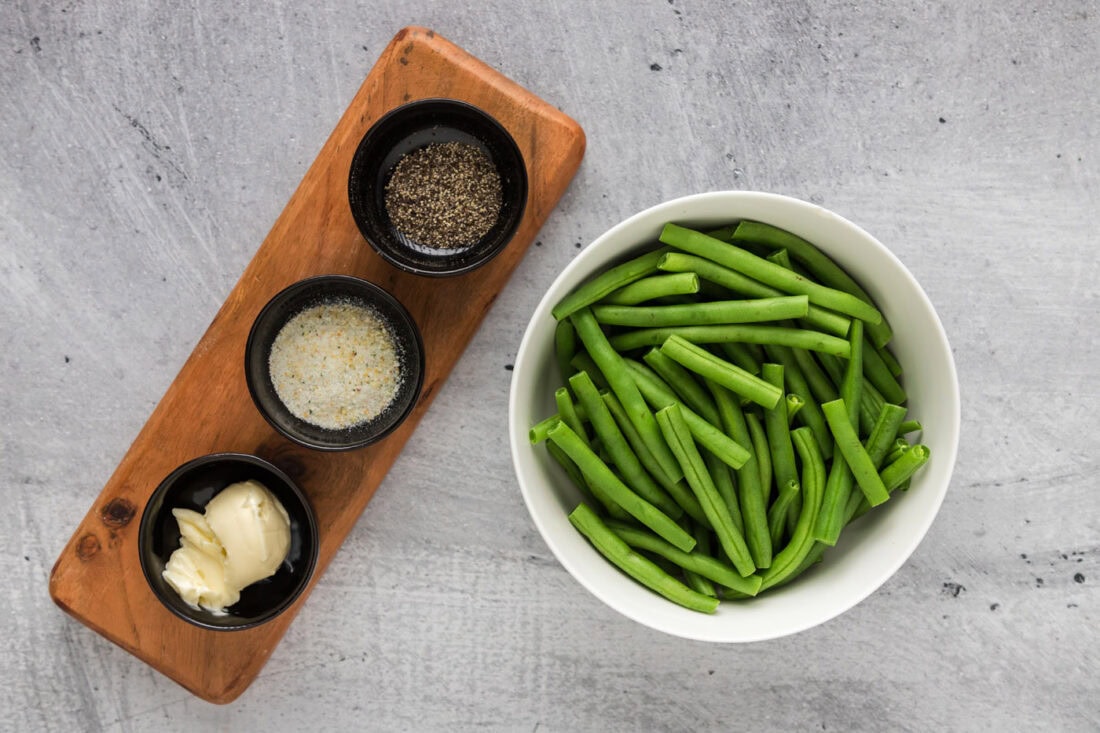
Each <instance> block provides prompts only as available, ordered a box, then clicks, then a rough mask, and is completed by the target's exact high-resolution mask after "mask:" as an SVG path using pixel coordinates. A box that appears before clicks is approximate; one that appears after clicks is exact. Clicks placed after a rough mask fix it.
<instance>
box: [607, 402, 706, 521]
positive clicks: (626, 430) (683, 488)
mask: <svg viewBox="0 0 1100 733" xmlns="http://www.w3.org/2000/svg"><path fill="white" fill-rule="evenodd" d="M601 396H602V397H603V401H604V404H605V405H607V409H608V410H609V411H610V412H611V415H612V417H614V418H615V423H616V424H617V425H618V426H619V430H621V431H622V433H623V436H624V437H626V441H627V442H628V443H629V444H630V447H631V448H632V449H633V450H634V455H636V456H637V457H638V460H639V461H641V463H642V465H643V466H645V469H646V470H647V471H648V472H649V475H650V476H652V477H653V479H654V480H655V481H656V482H657V483H658V484H659V485H660V486H661V488H663V489H664V490H665V491H666V492H667V493H668V495H669V496H671V497H672V500H673V501H674V502H676V505H677V506H678V507H680V509H682V510H683V512H684V513H685V514H687V515H688V516H689V517H691V518H692V519H694V520H695V521H696V522H698V523H700V524H702V525H704V526H706V527H710V524H709V523H708V522H707V517H706V515H705V514H703V507H701V506H699V502H698V501H696V499H695V495H694V494H692V493H691V489H689V488H688V486H687V484H686V483H684V480H683V479H682V478H681V479H677V480H676V481H673V480H672V479H670V478H669V477H668V474H666V473H665V472H664V469H662V468H661V466H660V464H658V463H657V459H656V458H654V457H653V454H652V453H650V452H649V448H647V447H646V444H645V443H644V442H643V441H642V436H640V435H638V431H637V429H635V427H634V423H632V422H630V418H628V417H627V415H626V411H625V410H624V409H623V406H622V404H620V403H619V400H618V398H616V397H615V395H614V394H613V393H611V392H607V393H605V394H603V395H601Z"/></svg>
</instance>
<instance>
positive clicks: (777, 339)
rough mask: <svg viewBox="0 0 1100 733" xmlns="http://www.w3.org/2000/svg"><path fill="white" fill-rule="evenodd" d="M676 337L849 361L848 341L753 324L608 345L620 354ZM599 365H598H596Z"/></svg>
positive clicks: (629, 335) (636, 333)
mask: <svg viewBox="0 0 1100 733" xmlns="http://www.w3.org/2000/svg"><path fill="white" fill-rule="evenodd" d="M672 335H677V336H680V337H681V338H683V339H684V340H685V341H690V342H691V343H695V344H720V343H724V342H730V341H741V342H744V343H752V344H780V345H783V346H793V347H796V348H800V349H809V350H811V351H820V352H824V353H826V354H833V355H835V356H841V357H844V358H845V359H847V358H848V354H849V348H850V347H849V345H848V341H847V340H845V339H842V338H837V337H836V336H830V335H828V334H825V333H821V332H820V331H807V330H804V329H800V328H783V327H780V326H759V325H754V324H744V325H734V326H680V327H676V328H672V327H669V328H639V329H635V330H633V331H625V332H623V333H620V334H617V335H615V336H612V337H611V339H610V342H611V345H612V346H613V347H614V348H616V349H618V350H619V351H630V350H631V349H637V348H640V347H642V346H660V345H661V344H663V343H664V342H665V339H667V338H668V337H669V336H672ZM597 363H598V362H597Z"/></svg>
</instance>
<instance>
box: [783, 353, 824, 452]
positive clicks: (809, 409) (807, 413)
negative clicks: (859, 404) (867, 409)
mask: <svg viewBox="0 0 1100 733" xmlns="http://www.w3.org/2000/svg"><path fill="white" fill-rule="evenodd" d="M766 352H767V355H768V358H770V359H772V360H773V361H775V362H776V363H778V364H782V365H783V381H784V382H786V385H787V389H788V390H789V391H790V392H793V393H794V394H796V395H797V396H799V397H801V398H802V402H803V403H804V404H803V408H802V411H801V413H800V414H801V415H802V417H801V418H800V420H801V422H802V423H803V424H804V425H806V426H807V427H808V428H810V430H812V431H813V433H814V437H815V438H817V447H818V448H819V449H820V450H821V455H822V456H824V457H825V459H826V460H828V459H830V458H832V457H833V436H832V433H830V432H829V428H828V427H827V426H826V425H825V415H823V414H822V412H821V407H820V405H818V402H817V399H815V395H814V392H813V390H812V389H811V387H810V384H809V382H808V381H807V379H806V376H805V375H804V374H803V372H802V368H801V366H800V365H799V362H798V359H797V358H796V355H797V354H799V353H802V354H806V353H807V352H805V351H802V350H801V349H789V348H787V347H785V346H768V347H767V349H766ZM807 355H808V354H807ZM810 360H811V361H813V359H812V358H811V359H810ZM815 366H816V363H815ZM819 371H820V369H819ZM822 377H824V374H822ZM825 379H826V381H827V379H828V378H827V377H826V378H825ZM835 398H836V394H835V392H834V394H833V399H835Z"/></svg>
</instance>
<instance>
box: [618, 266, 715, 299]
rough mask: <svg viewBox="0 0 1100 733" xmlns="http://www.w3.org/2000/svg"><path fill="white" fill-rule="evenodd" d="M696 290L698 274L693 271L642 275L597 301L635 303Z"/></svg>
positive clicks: (690, 292) (686, 293)
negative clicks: (639, 278)
mask: <svg viewBox="0 0 1100 733" xmlns="http://www.w3.org/2000/svg"><path fill="white" fill-rule="evenodd" d="M698 292H699V276H698V275H696V274H695V273H694V272H677V273H673V274H671V275H651V276H649V277H643V278H642V279H641V280H637V281H635V282H632V283H630V284H629V285H624V286H623V287H621V288H619V289H618V290H616V291H615V292H613V293H611V294H610V295H608V296H607V297H606V298H604V299H603V300H601V301H599V302H600V303H606V304H608V305H636V304H638V303H645V302H646V301H649V300H656V299H657V298H663V297H665V296H668V295H690V294H692V293H698Z"/></svg>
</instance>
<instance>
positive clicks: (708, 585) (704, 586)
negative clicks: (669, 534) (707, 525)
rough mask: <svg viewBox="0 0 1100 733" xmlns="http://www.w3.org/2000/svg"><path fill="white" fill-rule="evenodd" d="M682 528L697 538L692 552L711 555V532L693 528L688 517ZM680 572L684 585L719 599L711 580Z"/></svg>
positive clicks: (629, 528) (690, 572)
mask: <svg viewBox="0 0 1100 733" xmlns="http://www.w3.org/2000/svg"><path fill="white" fill-rule="evenodd" d="M680 526H681V527H683V528H684V530H685V531H688V532H691V535H692V537H694V538H695V549H694V550H692V552H693V553H695V552H698V553H701V554H703V555H710V536H711V535H710V531H709V530H706V529H703V528H702V527H701V526H699V525H697V524H696V525H694V526H693V525H692V523H691V520H690V519H687V518H686V517H685V518H684V519H681V520H680ZM610 529H611V531H612V532H614V531H615V528H614V527H610ZM632 529H636V528H635V527H631V526H630V525H629V524H628V525H627V530H628V531H629V530H632ZM646 534H648V533H646ZM621 536H622V535H620V537H621ZM650 536H652V535H650ZM657 540H658V541H659V542H662V543H664V544H668V543H666V542H664V540H662V539H660V538H659V537H658V538H657ZM627 544H628V545H629V544H630V543H629V542H627ZM672 549H673V550H675V551H676V552H679V550H676V548H675V547H673V548H672ZM661 559H662V560H665V559H666V558H663V557H662V558H661ZM673 566H674V567H675V566H676V564H675V563H673ZM679 570H680V572H681V573H682V574H683V576H684V585H686V586H687V587H688V588H691V589H692V590H693V591H695V592H696V593H702V594H703V595H705V596H710V597H712V598H717V597H718V591H717V590H716V589H715V587H714V583H712V582H711V581H710V580H708V579H707V578H704V577H703V576H702V575H698V574H696V573H693V572H692V571H690V570H688V569H686V568H679Z"/></svg>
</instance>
